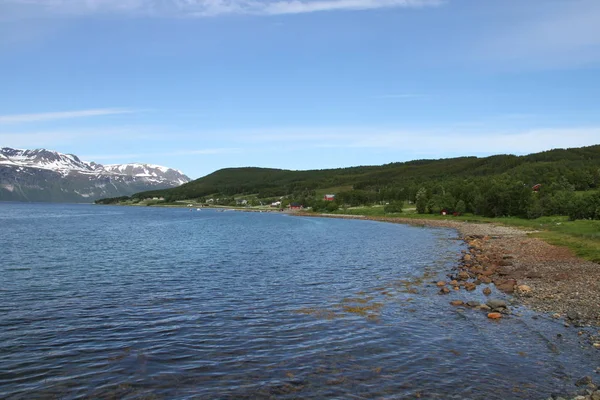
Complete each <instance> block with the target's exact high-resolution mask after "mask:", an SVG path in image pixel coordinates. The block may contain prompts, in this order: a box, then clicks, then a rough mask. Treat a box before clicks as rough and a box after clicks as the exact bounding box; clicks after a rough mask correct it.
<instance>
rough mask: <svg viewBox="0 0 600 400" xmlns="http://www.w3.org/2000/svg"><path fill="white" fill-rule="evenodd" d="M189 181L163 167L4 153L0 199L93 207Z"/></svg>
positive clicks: (39, 153)
mask: <svg viewBox="0 0 600 400" xmlns="http://www.w3.org/2000/svg"><path fill="white" fill-rule="evenodd" d="M189 181H190V178H188V177H187V176H186V175H184V174H183V173H182V172H181V171H178V170H175V169H172V168H168V167H163V166H160V165H154V164H141V163H130V164H111V165H102V164H97V163H95V162H86V161H82V160H81V159H80V158H79V157H77V156H76V155H74V154H63V153H59V152H57V151H51V150H46V149H36V150H21V149H13V148H9V147H3V148H0V200H13V201H88V202H89V201H93V200H95V199H99V198H103V197H117V196H123V195H131V194H133V193H138V192H143V191H148V190H159V189H167V188H172V187H176V186H180V185H182V184H184V183H187V182H189Z"/></svg>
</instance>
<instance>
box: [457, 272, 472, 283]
mask: <svg viewBox="0 0 600 400" xmlns="http://www.w3.org/2000/svg"><path fill="white" fill-rule="evenodd" d="M470 277H471V276H470V275H469V273H468V272H467V271H460V272H459V273H458V276H457V279H458V280H459V281H466V280H467V279H469V278H470Z"/></svg>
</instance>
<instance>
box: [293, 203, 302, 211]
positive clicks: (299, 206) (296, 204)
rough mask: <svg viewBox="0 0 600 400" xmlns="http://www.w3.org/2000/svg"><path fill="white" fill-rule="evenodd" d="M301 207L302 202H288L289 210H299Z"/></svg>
mask: <svg viewBox="0 0 600 400" xmlns="http://www.w3.org/2000/svg"><path fill="white" fill-rule="evenodd" d="M301 209H302V204H300V203H291V204H290V210H301Z"/></svg>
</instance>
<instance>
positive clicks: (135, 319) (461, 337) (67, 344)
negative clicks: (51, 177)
mask: <svg viewBox="0 0 600 400" xmlns="http://www.w3.org/2000/svg"><path fill="white" fill-rule="evenodd" d="M186 211H187V210H184V209H147V208H117V207H94V206H83V205H40V204H33V205H31V204H29V205H23V204H0V219H1V220H2V229H1V230H0V243H2V254H3V256H2V259H1V261H0V274H1V276H2V278H3V283H2V284H0V327H1V328H0V365H1V366H2V368H0V397H1V398H15V399H17V398H53V397H61V398H131V399H134V398H135V399H138V398H156V399H163V398H164V399H172V398H186V399H187V398H194V399H195V398H199V399H202V398H206V399H209V398H221V399H223V398H224V399H227V398H232V399H233V398H235V399H239V398H252V399H254V398H282V399H288V398H289V399H292V398H383V399H397V398H415V397H421V398H439V399H452V398H455V399H464V398H472V399H506V398H522V399H529V398H543V397H544V396H546V397H548V395H549V394H551V393H552V392H561V391H564V390H570V389H571V385H572V380H573V379H574V378H578V377H579V376H580V375H583V374H589V371H590V369H593V367H595V363H596V362H597V355H595V354H593V353H591V352H587V351H582V350H580V349H579V346H578V343H577V339H576V338H575V337H572V336H573V335H567V334H565V331H564V329H565V328H563V327H561V326H557V325H556V324H555V323H554V322H553V321H549V320H547V319H544V318H540V319H537V320H534V319H532V318H531V317H532V314H531V313H528V312H527V311H525V310H523V311H522V312H523V316H522V317H511V318H507V319H504V320H502V321H500V322H499V323H496V322H491V321H488V320H487V318H485V315H484V314H479V313H478V312H476V311H473V310H461V309H456V308H454V307H452V306H450V305H449V304H448V302H449V301H450V300H452V299H455V298H459V296H460V295H458V294H454V293H453V294H451V295H450V296H439V295H437V294H436V293H437V288H436V287H435V285H434V284H432V283H431V282H433V281H436V280H438V279H439V278H440V277H443V276H444V275H445V273H446V272H447V270H448V269H449V267H450V266H451V265H452V263H453V262H455V260H456V259H457V258H458V256H459V252H460V250H461V247H460V246H461V244H460V242H458V241H455V240H449V239H454V238H455V236H456V235H455V233H454V232H452V231H448V230H432V229H423V228H412V227H406V226H401V225H394V224H383V223H375V222H368V221H349V220H332V219H313V218H297V217H288V216H284V215H279V214H264V213H263V214H254V213H233V212H232V213H217V212H213V211H208V210H203V212H202V213H190V212H186ZM60 215H64V216H69V218H57V216H60ZM472 295H473V296H477V295H476V294H472ZM557 333H562V334H564V335H563V336H561V337H560V338H558V337H557ZM594 357H596V359H595V358H594Z"/></svg>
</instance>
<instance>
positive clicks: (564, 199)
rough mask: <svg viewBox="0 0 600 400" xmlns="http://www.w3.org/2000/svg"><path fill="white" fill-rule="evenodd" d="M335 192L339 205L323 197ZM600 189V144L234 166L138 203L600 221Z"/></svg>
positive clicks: (140, 196)
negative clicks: (386, 207) (382, 208)
mask: <svg viewBox="0 0 600 400" xmlns="http://www.w3.org/2000/svg"><path fill="white" fill-rule="evenodd" d="M536 185H539V186H536ZM534 186H536V190H533V188H534ZM335 188H338V190H335V191H334V192H333V194H335V195H336V201H335V202H333V203H332V202H327V203H325V202H323V201H321V200H320V199H319V198H318V197H317V196H316V193H317V192H319V191H322V190H326V189H332V190H334V189H335ZM340 188H341V189H340ZM599 188H600V145H596V146H590V147H584V148H574V149H557V150H550V151H545V152H542V153H536V154H530V155H527V156H514V155H496V156H491V157H486V158H477V157H460V158H450V159H441V160H416V161H410V162H405V163H392V164H386V165H382V166H360V167H352V168H340V169H328V170H311V171H288V170H278V169H265V168H229V169H223V170H219V171H216V172H214V173H212V174H210V175H207V176H205V177H203V178H200V179H197V180H195V181H192V182H190V183H187V184H185V185H182V186H180V187H177V188H174V189H168V190H160V191H152V192H144V193H138V194H136V195H134V196H132V199H143V198H148V197H164V198H165V200H166V201H176V200H185V199H199V200H201V201H203V200H207V198H208V197H210V198H212V199H219V201H221V202H222V203H223V202H224V203H227V204H228V203H234V204H235V198H240V197H243V196H251V197H252V198H253V199H264V200H266V201H269V200H271V199H274V198H280V197H283V198H284V199H285V200H286V201H290V202H291V201H296V202H300V203H302V204H303V205H305V206H312V207H313V208H315V209H319V208H324V207H328V208H329V209H331V208H335V207H345V206H357V205H368V204H376V203H379V204H381V203H394V202H405V201H410V202H413V203H415V204H416V207H417V210H418V211H419V212H423V213H425V212H430V213H437V212H439V211H441V210H443V209H445V210H446V211H448V212H458V213H464V212H472V213H475V214H479V215H485V216H506V215H510V216H520V217H529V218H533V217H536V216H541V215H554V214H568V215H570V216H572V217H573V218H600V198H599V196H600V195H599V194H598V191H597V189H599Z"/></svg>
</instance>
